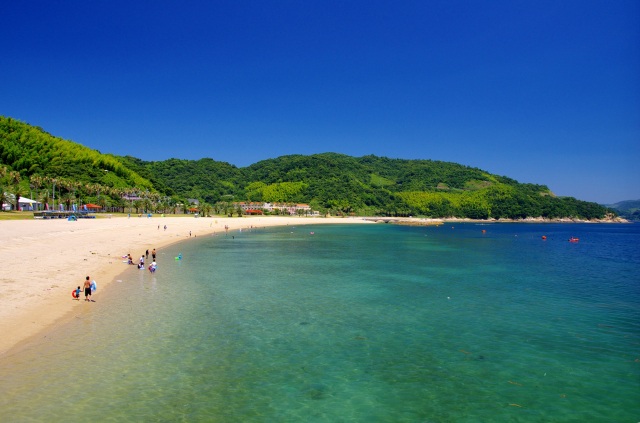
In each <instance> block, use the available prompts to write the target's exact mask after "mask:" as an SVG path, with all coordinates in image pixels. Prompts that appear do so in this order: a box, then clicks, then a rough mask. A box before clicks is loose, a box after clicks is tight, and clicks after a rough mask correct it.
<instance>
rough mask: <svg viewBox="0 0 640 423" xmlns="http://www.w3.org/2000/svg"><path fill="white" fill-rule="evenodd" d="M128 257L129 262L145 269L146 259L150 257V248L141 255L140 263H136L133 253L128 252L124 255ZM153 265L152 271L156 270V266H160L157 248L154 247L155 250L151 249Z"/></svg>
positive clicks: (150, 268) (150, 266)
mask: <svg viewBox="0 0 640 423" xmlns="http://www.w3.org/2000/svg"><path fill="white" fill-rule="evenodd" d="M124 257H126V258H127V264H132V265H136V266H137V267H138V269H144V261H145V259H146V260H148V259H149V250H146V251H145V252H144V254H142V255H141V256H140V259H139V260H138V263H134V261H133V257H131V253H129V254H127V255H126V256H124ZM151 260H152V262H151V265H149V271H150V272H151V273H153V272H155V271H156V268H157V267H158V264H157V263H156V249H155V248H154V249H153V250H151Z"/></svg>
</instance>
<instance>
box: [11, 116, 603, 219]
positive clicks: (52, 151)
mask: <svg viewBox="0 0 640 423" xmlns="http://www.w3.org/2000/svg"><path fill="white" fill-rule="evenodd" d="M0 168H2V169H4V170H3V174H0V185H4V187H5V188H6V187H12V189H17V190H18V191H20V190H22V191H24V190H26V189H27V188H31V189H33V188H36V191H37V192H38V187H45V188H46V187H49V186H51V188H54V186H53V183H55V182H54V181H57V182H58V183H59V186H60V185H63V187H64V188H65V194H67V195H68V196H71V194H72V193H73V198H75V197H78V196H80V197H82V198H84V199H89V200H92V201H95V202H100V201H102V203H101V204H106V205H116V206H122V205H123V204H126V201H127V199H128V200H129V201H133V200H131V198H132V197H135V199H136V201H137V202H138V204H136V207H141V208H143V209H145V210H147V209H150V210H159V209H160V210H162V211H164V210H167V209H169V210H171V208H172V207H174V209H175V206H172V205H175V204H185V203H186V202H187V199H198V200H199V201H200V202H201V204H203V205H205V206H206V205H208V206H209V207H215V208H217V207H218V205H220V204H225V205H227V206H228V205H229V204H231V203H232V202H238V201H249V202H272V203H273V202H278V203H308V204H310V205H311V207H312V208H313V209H314V210H318V211H321V212H323V213H324V212H329V213H335V214H368V215H386V216H408V215H413V216H430V217H448V216H455V217H470V218H478V219H486V218H525V217H539V216H540V217H548V218H561V217H576V218H583V219H596V218H603V217H605V215H607V214H608V213H610V212H611V211H610V210H608V209H607V208H606V207H603V206H600V205H598V204H596V203H590V202H585V201H580V200H577V199H575V198H571V197H563V198H560V197H556V196H554V195H553V193H552V192H551V191H550V190H549V189H548V188H547V187H546V186H544V185H535V184H521V183H518V182H517V181H515V180H513V179H510V178H508V177H504V176H497V175H492V174H490V173H488V172H485V171H483V170H481V169H477V168H472V167H468V166H463V165H460V164H456V163H450V162H441V161H433V160H404V159H390V158H386V157H377V156H364V157H351V156H347V155H344V154H337V153H324V154H314V155H309V156H304V155H288V156H282V157H278V158H273V159H267V160H263V161H260V162H258V163H255V164H252V165H250V166H248V167H245V168H238V167H236V166H233V165H231V164H229V163H224V162H217V161H214V160H212V159H208V158H203V159H200V160H180V159H170V160H165V161H155V162H147V161H143V160H141V159H138V158H135V157H130V156H124V157H118V156H113V155H108V154H101V153H100V152H98V151H96V150H92V149H89V148H86V147H84V146H81V145H79V144H76V143H74V142H71V141H65V140H62V139H60V138H57V137H54V136H52V135H51V134H48V133H46V132H45V131H43V130H42V129H40V128H37V127H34V126H31V125H28V124H25V123H22V122H19V121H16V120H13V119H10V118H4V117H0ZM16 176H17V179H18V180H17V181H16ZM60 181H64V182H65V183H64V184H61V183H60ZM0 191H2V190H0ZM4 191H6V189H5V190H4ZM44 191H46V192H49V189H48V188H47V189H44ZM22 195H24V194H22ZM123 196H128V197H124V198H125V199H124V200H123ZM67 201H73V199H72V198H68V199H67ZM201 207H202V206H201ZM220 210H221V211H222V208H220ZM225 210H226V209H225Z"/></svg>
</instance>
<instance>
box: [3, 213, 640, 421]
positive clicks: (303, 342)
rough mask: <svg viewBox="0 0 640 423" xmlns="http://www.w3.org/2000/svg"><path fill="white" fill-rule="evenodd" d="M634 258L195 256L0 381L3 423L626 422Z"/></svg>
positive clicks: (327, 231) (454, 237)
mask: <svg viewBox="0 0 640 423" xmlns="http://www.w3.org/2000/svg"><path fill="white" fill-rule="evenodd" d="M483 229H484V230H486V233H482V230H483ZM310 232H314V234H311V233H310ZM542 235H546V236H547V237H548V238H547V240H546V241H542V239H541V236H542ZM572 235H575V236H578V237H580V242H579V243H577V244H572V243H569V242H567V239H568V238H569V236H572ZM639 246H640V231H639V229H638V227H637V225H636V226H634V225H524V224H522V225H517V224H500V225H498V224H494V225H482V226H481V225H474V224H466V225H447V226H442V227H427V228H417V227H399V226H390V225H353V226H315V227H297V228H294V227H283V228H271V229H259V230H253V231H244V232H240V233H234V234H233V237H232V236H231V234H230V235H229V236H227V237H225V236H216V237H202V238H197V239H194V240H191V241H190V242H188V243H184V244H181V245H179V246H174V247H172V248H171V249H168V250H166V251H161V252H160V255H159V258H158V262H159V265H160V267H159V270H158V271H157V272H156V273H155V274H154V275H152V274H150V273H149V272H147V271H138V270H134V269H128V270H127V271H126V273H125V274H123V276H122V277H121V278H120V280H121V281H119V282H116V283H115V284H114V285H113V286H112V287H110V289H109V290H107V291H106V292H100V293H99V295H97V296H96V300H97V302H96V303H94V304H84V303H82V302H81V303H80V304H78V307H79V310H80V309H81V308H89V309H90V311H89V312H88V313H81V314H79V316H80V317H79V318H77V319H76V320H74V321H73V322H71V323H70V324H69V325H68V326H66V327H64V328H62V329H61V330H59V331H57V332H54V333H48V334H46V338H42V339H41V340H40V341H38V342H34V343H32V344H31V345H29V346H28V347H27V348H26V349H25V350H24V351H22V352H20V353H19V354H17V355H15V356H13V357H8V358H6V359H5V360H3V361H2V362H0V375H1V377H0V393H1V394H2V395H0V417H2V419H1V420H2V421H61V422H62V421H118V422H120V421H167V422H173V421H214V422H299V421H302V422H340V421H344V422H347V421H358V422H491V421H495V422H505V421H513V422H532V421H535V422H537V421H540V422H550V421H562V422H571V421H576V422H578V421H580V422H585V421H611V422H624V421H631V422H635V421H638V420H639V419H640V405H639V404H640V402H639V401H638V400H639V398H640V362H639V361H640V323H639V322H640V276H639V271H638V269H640V266H639V265H640V247H639ZM179 252H181V253H182V255H183V260H181V261H176V260H174V256H176V255H177V254H178V253H179Z"/></svg>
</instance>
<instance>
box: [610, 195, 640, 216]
mask: <svg viewBox="0 0 640 423" xmlns="http://www.w3.org/2000/svg"><path fill="white" fill-rule="evenodd" d="M605 207H608V208H610V209H613V210H615V211H616V212H617V213H618V214H619V215H620V216H621V217H623V218H625V219H629V220H640V200H626V201H619V202H617V203H615V204H608V205H606V206H605Z"/></svg>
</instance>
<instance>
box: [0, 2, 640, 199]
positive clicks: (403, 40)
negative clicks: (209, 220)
mask: <svg viewBox="0 0 640 423" xmlns="http://www.w3.org/2000/svg"><path fill="white" fill-rule="evenodd" d="M0 10H1V12H0V39H1V40H2V43H1V45H2V48H1V50H0V82H1V85H0V115H4V116H9V117H13V118H15V119H18V120H21V121H24V122H27V123H30V124H32V125H36V126H40V127H42V128H43V129H45V130H46V131H48V132H50V133H52V134H53V135H56V136H59V137H62V138H65V139H69V140H72V141H75V142H78V143H80V144H83V145H85V146H88V147H90V148H94V149H97V150H99V151H101V152H103V153H112V154H117V155H132V156H135V157H138V158H141V159H143V160H165V159H168V158H172V157H175V158H182V159H200V158H204V157H208V158H212V159H214V160H219V161H225V162H229V163H231V164H234V165H236V166H239V167H244V166H247V165H250V164H252V163H255V162H258V161H260V160H264V159H268V158H274V157H278V156H282V155H287V154H305V155H306V154H314V153H323V152H337V153H344V154H348V155H351V156H356V157H360V156H364V155H368V154H375V155H378V156H385V157H391V158H402V159H433V160H444V161H451V162H456V163H460V164H464V165H468V166H473V167H478V168H481V169H483V170H486V171H489V172H491V173H495V174H499V175H506V176H509V177H511V178H513V179H516V180H518V181H520V182H531V183H538V184H545V185H547V186H549V188H551V190H552V191H554V192H555V193H556V194H558V195H568V196H573V197H576V198H579V199H582V200H587V201H597V202H600V203H613V202H617V201H621V200H629V199H640V1H637V0H630V1H624V0H620V1H619V0H604V1H591V0H578V1H572V0H562V1H557V0H553V1H545V0H542V1H540V0H535V1H534V0H531V1H519V0H492V1H482V0H469V1H456V0H419V1H377V0H362V1H360V0H346V1H345V0H318V1H314V0H291V1H287V0H277V1H276V0H274V1H268V0H263V1H253V0H242V1H239V0H228V1H224V0H219V1H204V0H202V1H199V0H187V1H162V0H154V1H140V0H135V1H131V0H127V1H121V0H109V1H87V0H82V1H78V0H65V1H62V0H60V1H56V0H47V1H44V0H29V1H9V0H3V1H2V7H1V8H0Z"/></svg>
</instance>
